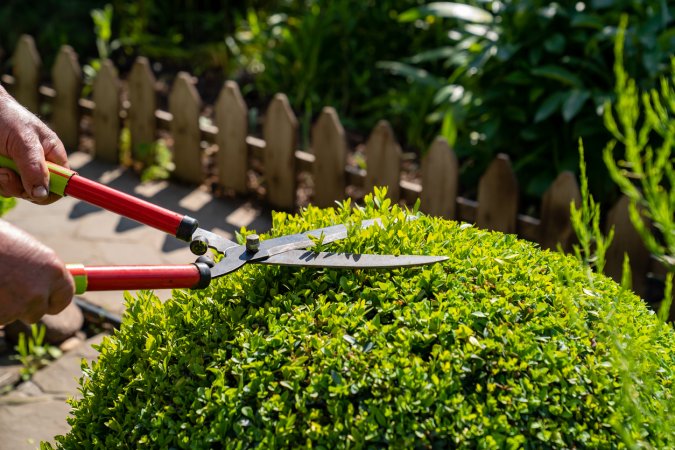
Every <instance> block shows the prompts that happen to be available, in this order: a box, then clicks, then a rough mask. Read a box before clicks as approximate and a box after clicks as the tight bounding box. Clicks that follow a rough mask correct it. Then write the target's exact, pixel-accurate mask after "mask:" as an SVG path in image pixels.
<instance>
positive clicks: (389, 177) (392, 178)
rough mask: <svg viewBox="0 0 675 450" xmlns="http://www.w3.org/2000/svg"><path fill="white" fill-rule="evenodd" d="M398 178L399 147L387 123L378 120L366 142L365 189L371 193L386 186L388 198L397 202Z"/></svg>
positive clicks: (399, 164)
mask: <svg viewBox="0 0 675 450" xmlns="http://www.w3.org/2000/svg"><path fill="white" fill-rule="evenodd" d="M400 177H401V146H400V145H398V142H397V141H396V137H395V136H394V132H393V130H392V129H391V125H389V122H387V121H386V120H380V121H379V122H378V124H377V125H376V126H375V129H374V130H373V131H372V132H371V133H370V136H369V137H368V141H367V142H366V180H365V188H366V190H367V191H372V190H373V188H374V187H375V186H386V187H387V189H388V192H389V197H390V198H391V199H392V200H393V201H398V199H399V197H400V192H401V189H400V186H399V180H400Z"/></svg>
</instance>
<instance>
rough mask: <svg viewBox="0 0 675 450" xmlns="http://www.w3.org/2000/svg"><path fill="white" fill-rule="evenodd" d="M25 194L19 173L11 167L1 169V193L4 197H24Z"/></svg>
mask: <svg viewBox="0 0 675 450" xmlns="http://www.w3.org/2000/svg"><path fill="white" fill-rule="evenodd" d="M23 194H24V190H23V185H22V184H21V178H19V175H17V174H16V172H14V171H13V170H10V169H4V168H2V169H0V195H2V196H3V197H22V196H23Z"/></svg>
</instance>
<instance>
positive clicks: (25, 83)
mask: <svg viewBox="0 0 675 450" xmlns="http://www.w3.org/2000/svg"><path fill="white" fill-rule="evenodd" d="M41 67H42V60H41V59H40V54H39V53H38V51H37V49H36V48H35V41H34V40H33V38H32V36H29V35H27V34H24V35H23V36H21V38H20V39H19V42H18V43H17V44H16V49H15V50H14V55H13V56H12V74H13V75H14V79H15V80H16V82H15V84H14V86H13V89H12V95H13V96H14V98H15V99H16V100H17V101H18V102H19V103H21V104H22V105H23V106H25V107H26V109H28V110H29V111H31V112H33V113H35V114H38V113H39V112H40V98H39V95H38V86H39V82H40V70H41Z"/></svg>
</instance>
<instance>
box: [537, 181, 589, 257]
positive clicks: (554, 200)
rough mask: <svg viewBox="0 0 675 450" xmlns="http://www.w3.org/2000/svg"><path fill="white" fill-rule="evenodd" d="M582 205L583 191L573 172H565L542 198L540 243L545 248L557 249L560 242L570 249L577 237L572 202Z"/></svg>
mask: <svg viewBox="0 0 675 450" xmlns="http://www.w3.org/2000/svg"><path fill="white" fill-rule="evenodd" d="M572 201H574V204H575V205H576V206H577V208H578V207H579V206H580V205H581V192H579V185H578V184H577V180H576V177H575V176H574V174H573V173H572V172H563V173H561V174H560V175H558V177H557V178H556V179H555V181H554V182H553V184H551V187H549V188H548V190H547V191H546V193H544V196H543V198H542V200H541V214H540V217H541V224H540V225H539V239H538V241H539V243H540V244H541V246H542V247H543V248H549V249H553V250H555V249H556V248H557V246H558V244H560V246H561V247H562V249H563V250H565V251H570V250H571V249H572V242H573V240H574V239H575V235H574V229H573V228H572V221H571V220H570V203H572Z"/></svg>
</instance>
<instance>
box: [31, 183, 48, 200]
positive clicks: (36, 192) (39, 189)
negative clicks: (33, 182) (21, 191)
mask: <svg viewBox="0 0 675 450" xmlns="http://www.w3.org/2000/svg"><path fill="white" fill-rule="evenodd" d="M31 194H32V197H33V198H45V197H46V196H47V195H49V191H47V188H45V187H44V186H35V187H34V188H33V192H31Z"/></svg>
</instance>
